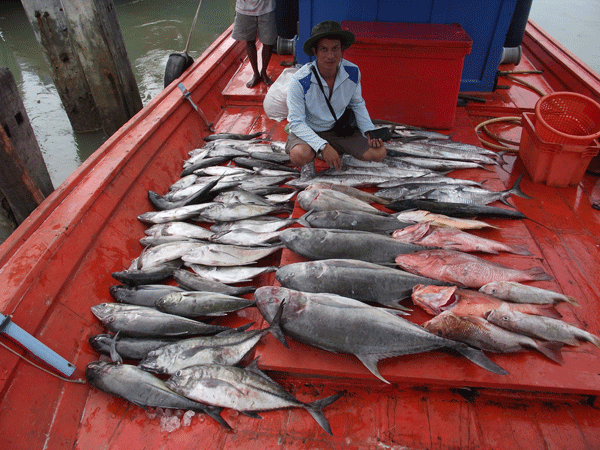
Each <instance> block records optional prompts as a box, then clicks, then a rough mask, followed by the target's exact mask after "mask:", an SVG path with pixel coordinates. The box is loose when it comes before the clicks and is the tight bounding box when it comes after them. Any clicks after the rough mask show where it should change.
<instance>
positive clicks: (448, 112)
mask: <svg viewBox="0 0 600 450" xmlns="http://www.w3.org/2000/svg"><path fill="white" fill-rule="evenodd" d="M341 25H342V28H345V29H347V30H350V31H352V32H353V33H354V34H355V36H356V41H355V43H354V44H353V45H352V46H351V47H350V48H349V49H348V50H346V51H345V52H344V58H345V59H347V60H349V61H351V62H353V63H354V64H356V65H358V67H359V68H360V71H361V74H362V93H363V97H364V99H365V101H366V103H367V109H368V110H369V114H370V116H371V118H372V119H382V120H390V121H394V122H399V123H403V124H407V125H414V126H420V127H426V128H439V129H450V128H452V126H453V125H454V116H455V113H456V102H457V99H458V91H459V88H460V81H461V75H462V68H463V62H464V58H465V56H466V55H467V54H469V52H470V51H471V44H472V40H471V38H470V37H469V36H468V35H467V33H465V31H464V30H463V29H462V27H461V26H460V25H459V24H422V23H393V22H356V21H343V22H342V23H341Z"/></svg>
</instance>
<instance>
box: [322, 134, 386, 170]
mask: <svg viewBox="0 0 600 450" xmlns="http://www.w3.org/2000/svg"><path fill="white" fill-rule="evenodd" d="M380 140H381V139H380ZM381 145H383V143H382V144H381ZM321 156H322V157H323V160H324V161H325V162H326V163H327V165H328V166H329V167H332V168H333V169H335V170H340V169H341V168H342V160H341V159H340V155H339V154H338V152H337V151H336V149H335V148H333V147H332V146H331V145H330V144H327V145H326V146H325V148H324V149H323V152H322V153H321Z"/></svg>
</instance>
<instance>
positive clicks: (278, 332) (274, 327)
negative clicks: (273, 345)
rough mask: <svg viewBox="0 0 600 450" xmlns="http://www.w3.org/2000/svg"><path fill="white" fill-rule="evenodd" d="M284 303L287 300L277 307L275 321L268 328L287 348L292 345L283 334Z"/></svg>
mask: <svg viewBox="0 0 600 450" xmlns="http://www.w3.org/2000/svg"><path fill="white" fill-rule="evenodd" d="M284 303H285V300H284V301H282V302H281V303H280V304H279V308H277V312H276V313H275V317H274V318H273V321H272V322H271V326H270V327H269V328H268V330H269V333H271V334H272V335H273V336H275V339H277V340H278V341H279V342H281V343H282V344H283V345H284V346H285V348H290V346H289V345H288V343H287V341H286V339H285V335H284V334H283V330H282V329H281V315H282V314H283V304H284ZM257 367H258V366H257Z"/></svg>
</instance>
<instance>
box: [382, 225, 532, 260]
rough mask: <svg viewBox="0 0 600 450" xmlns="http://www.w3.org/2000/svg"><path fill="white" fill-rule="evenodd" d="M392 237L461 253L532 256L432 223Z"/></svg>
mask: <svg viewBox="0 0 600 450" xmlns="http://www.w3.org/2000/svg"><path fill="white" fill-rule="evenodd" d="M392 237H393V238H394V239H396V240H398V241H400V242H405V243H407V244H417V245H423V246H425V247H438V248H444V249H447V250H458V251H461V252H484V253H492V254H498V253H499V252H508V253H514V254H516V255H525V256H531V252H529V251H528V250H527V249H525V248H523V247H520V246H517V245H508V244H504V243H502V242H498V241H494V240H492V239H486V238H483V237H480V236H476V235H474V234H471V233H467V232H464V231H460V230H456V229H451V228H444V227H436V226H434V225H432V224H431V223H419V224H415V225H410V226H407V227H405V228H402V229H399V230H396V231H394V232H393V233H392Z"/></svg>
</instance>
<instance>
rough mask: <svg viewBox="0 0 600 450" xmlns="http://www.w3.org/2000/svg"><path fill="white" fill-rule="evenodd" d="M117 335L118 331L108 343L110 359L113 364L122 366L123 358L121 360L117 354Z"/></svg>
mask: <svg viewBox="0 0 600 450" xmlns="http://www.w3.org/2000/svg"><path fill="white" fill-rule="evenodd" d="M119 333H120V331H117V334H115V335H114V336H113V338H112V340H111V341H110V359H111V360H112V362H114V363H115V364H123V358H121V355H119V352H117V337H118V336H119Z"/></svg>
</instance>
